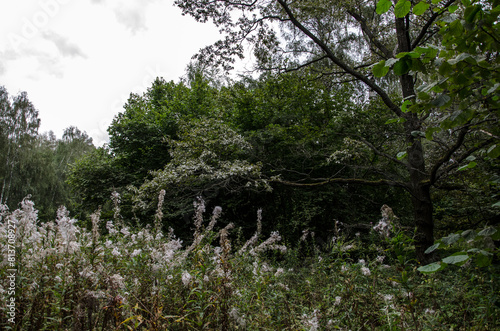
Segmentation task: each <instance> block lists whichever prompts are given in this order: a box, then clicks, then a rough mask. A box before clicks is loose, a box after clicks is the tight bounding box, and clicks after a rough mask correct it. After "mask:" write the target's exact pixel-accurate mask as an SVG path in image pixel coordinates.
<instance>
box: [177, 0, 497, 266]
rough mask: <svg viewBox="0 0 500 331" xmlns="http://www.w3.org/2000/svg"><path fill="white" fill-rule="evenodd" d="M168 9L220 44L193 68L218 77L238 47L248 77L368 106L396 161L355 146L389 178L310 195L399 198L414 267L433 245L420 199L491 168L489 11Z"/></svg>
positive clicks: (456, 7) (215, 4)
mask: <svg viewBox="0 0 500 331" xmlns="http://www.w3.org/2000/svg"><path fill="white" fill-rule="evenodd" d="M175 3H176V5H177V6H179V7H180V8H181V9H182V11H183V13H184V14H189V15H192V16H193V17H194V18H195V19H197V20H198V21H201V22H206V21H208V20H209V19H211V20H212V21H213V23H214V24H215V25H216V26H218V27H220V29H221V31H222V33H223V34H224V35H225V38H224V39H223V40H221V41H219V42H217V43H215V44H214V45H211V46H209V47H207V48H205V49H204V50H202V51H201V52H200V54H198V55H197V58H198V60H199V61H202V62H206V63H212V64H214V65H222V66H223V68H225V69H230V68H231V65H232V63H233V62H234V59H235V57H242V56H243V52H244V48H245V47H244V44H243V42H248V43H250V44H251V45H252V46H253V47H254V50H255V55H256V58H257V60H258V63H257V64H258V67H259V68H260V69H266V70H273V71H277V72H284V71H295V70H310V71H311V72H315V73H317V74H318V77H320V78H322V79H325V77H326V78H328V79H330V80H331V81H332V83H335V82H339V81H342V80H345V79H349V80H354V81H356V82H358V83H359V84H360V86H362V87H364V89H365V91H370V92H371V93H373V94H375V95H376V96H378V98H379V99H380V101H381V102H382V103H383V105H384V106H385V107H386V109H388V110H389V111H390V112H391V113H392V115H393V116H394V120H393V121H391V122H392V125H399V126H400V127H401V130H402V133H403V137H402V139H400V143H401V144H402V146H401V148H402V149H401V151H400V152H399V153H398V154H397V155H394V154H392V150H391V149H384V148H383V146H380V147H377V146H376V145H375V144H374V143H373V142H371V141H369V140H368V139H366V138H364V137H363V135H362V133H361V134H360V135H358V137H355V138H356V140H358V141H360V142H361V143H363V144H364V145H365V146H366V147H367V148H368V149H370V150H371V152H372V153H374V154H375V155H377V156H379V157H381V158H384V159H386V160H388V161H389V162H390V163H392V164H393V166H394V167H396V168H397V169H398V171H397V172H396V173H395V174H392V175H391V176H389V177H387V176H385V175H384V173H381V176H380V178H379V179H377V180H374V179H366V178H339V177H335V176H332V177H329V178H325V179H324V180H323V181H321V182H316V181H315V182H314V183H315V184H320V183H322V184H331V183H353V184H364V185H394V186H399V187H402V188H404V189H405V190H406V191H407V192H408V193H409V195H410V198H411V202H412V206H413V214H414V217H413V218H414V225H415V226H416V228H417V238H416V251H417V256H418V259H419V260H420V261H425V260H426V259H427V258H428V256H426V255H425V254H424V251H425V250H426V248H427V247H429V246H430V245H432V244H433V242H434V219H433V201H432V198H431V189H432V188H435V187H444V186H445V183H446V178H447V177H448V176H449V175H450V174H452V173H453V172H455V171H457V170H458V169H461V168H460V167H461V166H464V165H466V166H468V164H469V163H468V161H467V158H468V157H470V156H471V155H472V154H474V153H477V152H478V151H480V150H483V149H487V150H488V151H489V157H494V156H497V152H496V151H497V149H496V147H493V144H494V141H495V140H498V134H497V133H496V132H495V131H496V130H495V129H494V128H495V127H498V104H497V102H498V93H497V92H496V91H497V88H498V86H499V82H498V79H499V76H498V45H499V43H498V40H499V33H498V25H497V22H498V13H499V9H498V8H499V7H498V3H497V1H494V0H487V1H475V2H469V1H467V0H465V1H463V2H462V3H459V2H457V1H456V0H448V1H442V2H437V1H432V3H430V2H427V1H424V0H423V1H420V2H419V3H413V2H411V1H409V0H399V1H397V2H394V3H393V2H391V1H390V0H380V1H378V2H377V3H375V2H373V1H322V0H305V1H290V0H276V1H268V0H251V1H245V0H243V1H229V0H221V1H211V2H207V1H204V0H199V1H191V0H176V1H175ZM278 27H279V28H281V29H282V31H283V32H284V33H283V34H282V37H281V38H280V36H279V32H278ZM469 67H470V69H469V70H467V69H466V68H469ZM371 68H373V72H372V70H371ZM391 69H392V70H391ZM464 70H465V71H464ZM389 71H391V74H393V75H392V76H391V75H388V72H389ZM471 75H472V76H471ZM384 76H385V77H384ZM394 84H396V85H394ZM396 86H397V88H395V87H396ZM361 90H363V88H361ZM394 92H396V93H394ZM388 125H391V123H388ZM289 184H291V185H304V183H292V182H289Z"/></svg>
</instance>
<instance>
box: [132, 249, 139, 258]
mask: <svg viewBox="0 0 500 331" xmlns="http://www.w3.org/2000/svg"><path fill="white" fill-rule="evenodd" d="M141 253H142V249H134V251H133V252H132V254H130V256H131V257H136V256H137V255H139V254H141Z"/></svg>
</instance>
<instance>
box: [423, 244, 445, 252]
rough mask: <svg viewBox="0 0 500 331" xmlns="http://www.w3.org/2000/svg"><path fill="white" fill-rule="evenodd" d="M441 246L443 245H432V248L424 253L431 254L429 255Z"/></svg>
mask: <svg viewBox="0 0 500 331" xmlns="http://www.w3.org/2000/svg"><path fill="white" fill-rule="evenodd" d="M440 244H441V243H436V244H434V245H432V246H431V247H429V248H427V249H426V250H425V252H424V253H425V254H429V253H432V252H434V251H435V250H436V249H437V248H438V247H439V245H440Z"/></svg>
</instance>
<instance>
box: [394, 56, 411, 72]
mask: <svg viewBox="0 0 500 331" xmlns="http://www.w3.org/2000/svg"><path fill="white" fill-rule="evenodd" d="M410 65H411V61H408V59H407V58H406V57H403V58H401V59H400V60H399V61H398V62H396V63H395V64H394V73H395V74H396V75H398V76H402V75H404V74H407V73H408V71H410Z"/></svg>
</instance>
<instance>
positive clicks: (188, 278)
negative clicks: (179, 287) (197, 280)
mask: <svg viewBox="0 0 500 331" xmlns="http://www.w3.org/2000/svg"><path fill="white" fill-rule="evenodd" d="M192 277H193V276H191V275H190V274H189V272H187V271H184V272H183V273H182V284H184V286H188V285H189V283H190V282H191V278H192Z"/></svg>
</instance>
